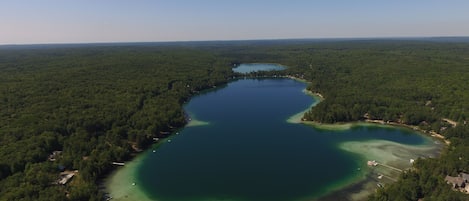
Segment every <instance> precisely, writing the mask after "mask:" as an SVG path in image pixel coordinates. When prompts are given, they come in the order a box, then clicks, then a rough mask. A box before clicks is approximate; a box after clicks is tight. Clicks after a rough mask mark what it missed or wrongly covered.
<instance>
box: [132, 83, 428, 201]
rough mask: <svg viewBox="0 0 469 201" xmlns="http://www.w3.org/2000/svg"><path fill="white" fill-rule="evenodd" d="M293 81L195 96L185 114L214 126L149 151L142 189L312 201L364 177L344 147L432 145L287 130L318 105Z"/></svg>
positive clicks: (174, 195)
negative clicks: (389, 143) (386, 143)
mask: <svg viewBox="0 0 469 201" xmlns="http://www.w3.org/2000/svg"><path fill="white" fill-rule="evenodd" d="M305 87H306V84H304V83H301V82H298V81H295V80H291V79H246V80H237V81H233V82H231V83H229V84H228V85H227V86H226V87H224V88H221V89H218V90H215V91H210V92H207V93H205V94H202V95H199V96H196V97H194V98H193V99H192V100H191V101H190V102H189V103H188V104H187V105H186V106H185V109H186V110H187V111H188V112H189V113H191V114H194V115H195V116H196V117H197V120H201V121H206V122H209V124H208V125H204V126H196V127H186V128H184V129H183V130H181V131H179V132H178V133H179V134H178V135H174V136H173V137H172V138H171V142H165V143H162V144H160V145H159V147H158V149H157V150H155V152H152V151H150V152H147V153H146V155H144V156H143V157H144V158H143V159H142V160H143V162H142V164H141V165H140V167H139V168H138V171H137V172H138V186H139V188H141V189H142V190H143V191H144V192H145V193H146V194H147V195H148V196H149V197H151V198H152V199H155V200H163V201H166V200H169V201H185V200H187V201H189V200H191V201H197V200H239V201H251V200H258V201H259V200H260V201H262V200H308V199H310V198H316V197H319V196H322V195H325V194H327V193H329V192H331V191H332V190H336V188H337V187H338V186H339V187H340V185H343V184H344V183H347V182H348V181H353V180H357V179H360V178H362V177H363V174H364V173H363V172H362V171H357V168H359V167H363V164H364V162H363V159H362V158H361V157H360V156H359V155H356V154H352V153H350V152H345V151H343V150H341V149H339V148H338V145H339V144H340V143H342V142H346V141H366V140H371V139H381V140H388V141H394V142H398V143H402V144H408V145H421V144H426V143H429V141H428V139H427V138H424V137H422V136H421V135H417V134H415V133H413V132H411V131H409V130H406V129H398V128H381V127H354V128H352V129H350V130H344V131H327V130H320V129H315V128H312V127H310V126H306V125H302V124H291V123H287V121H286V119H288V117H290V116H292V115H294V114H295V113H298V112H300V111H303V110H304V109H305V108H307V107H309V106H310V105H311V104H312V103H313V102H314V101H315V100H314V99H313V98H312V97H311V96H308V95H306V94H305V93H303V92H302V91H303V90H304V88H305Z"/></svg>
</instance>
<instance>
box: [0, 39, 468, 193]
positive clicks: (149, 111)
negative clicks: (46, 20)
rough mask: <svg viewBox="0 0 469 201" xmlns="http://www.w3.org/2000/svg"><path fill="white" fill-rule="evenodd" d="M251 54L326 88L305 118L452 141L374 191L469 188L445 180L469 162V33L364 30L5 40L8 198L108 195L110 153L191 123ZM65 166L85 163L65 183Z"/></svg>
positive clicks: (1, 53)
mask: <svg viewBox="0 0 469 201" xmlns="http://www.w3.org/2000/svg"><path fill="white" fill-rule="evenodd" d="M250 62H267V63H279V64H283V65H285V66H287V67H288V69H287V70H285V71H281V72H279V71H276V72H265V73H254V74H252V75H250V76H270V75H274V74H275V75H277V74H279V75H291V76H295V77H299V78H303V79H305V80H307V81H309V82H310V84H309V86H308V89H309V90H311V91H314V92H319V93H321V94H322V95H323V96H324V97H325V100H324V101H322V102H321V103H319V104H318V105H317V106H316V107H314V108H312V109H311V110H310V111H309V112H307V113H306V114H305V116H304V118H305V119H306V120H312V121H316V122H321V123H337V122H350V121H363V120H366V119H374V120H383V121H389V122H398V123H402V124H407V125H413V126H418V127H419V128H420V129H421V130H423V131H428V132H431V131H432V132H436V133H440V134H442V135H444V136H445V138H446V139H448V140H449V141H450V142H451V144H449V145H448V146H447V148H445V150H444V151H443V153H442V155H441V157H439V158H435V159H420V160H417V162H416V163H415V165H414V167H413V169H412V170H411V171H409V172H407V173H405V174H403V175H401V178H400V179H399V181H398V182H396V183H394V184H391V185H388V186H386V187H385V188H383V189H379V190H378V191H377V193H376V194H373V195H371V196H370V198H369V199H370V200H418V199H421V198H424V200H468V199H469V197H468V196H467V195H464V194H463V193H460V192H456V191H454V190H452V189H451V186H450V185H447V184H446V182H445V181H444V178H445V176H446V175H451V176H456V175H457V174H458V173H460V172H466V173H469V158H468V157H469V156H468V153H469V137H468V132H469V125H467V122H466V121H467V120H468V118H469V88H468V85H467V80H468V79H467V78H469V43H468V42H467V41H458V40H455V41H452V40H451V41H426V40H384V39H383V40H377V39H374V40H365V39H364V40H325V41H321V40H275V41H231V42H223V41H217V42H184V43H182V42H181V43H137V44H88V45H49V46H48V45H46V46H34V45H33V46H19V47H6V46H5V47H0V82H1V85H0V128H1V129H0V200H103V198H104V195H103V191H102V190H100V187H99V184H100V181H101V180H102V178H103V177H105V176H106V175H107V174H108V173H109V172H110V171H112V170H113V169H114V166H113V165H112V162H115V161H117V162H123V161H126V160H130V159H131V158H132V157H133V156H135V155H136V154H138V152H140V151H141V150H143V149H145V148H146V147H148V146H149V145H151V144H152V143H154V140H153V139H154V138H162V137H165V136H167V135H168V134H170V133H171V132H172V131H174V130H176V129H178V128H181V127H182V126H184V125H185V123H186V121H187V120H186V118H187V116H186V114H185V113H184V111H183V109H182V105H183V104H184V103H185V102H186V101H188V100H189V99H190V97H192V96H194V95H196V94H197V93H199V92H200V91H202V90H204V89H208V88H212V87H213V86H217V85H221V84H224V83H227V82H229V81H230V80H231V79H233V78H235V77H236V76H241V75H238V74H235V73H233V72H232V70H231V68H232V67H233V65H234V64H239V63H250ZM447 119H449V120H452V121H454V122H456V123H457V124H456V125H453V124H451V123H449V122H448V121H447ZM53 151H61V154H60V155H59V156H58V157H57V160H53V161H51V160H50V158H49V155H50V154H51V153H52V152H53ZM62 170H78V173H77V175H75V177H74V178H73V179H72V180H71V182H70V183H68V184H66V185H57V184H55V182H56V181H57V177H58V174H59V172H61V171H62Z"/></svg>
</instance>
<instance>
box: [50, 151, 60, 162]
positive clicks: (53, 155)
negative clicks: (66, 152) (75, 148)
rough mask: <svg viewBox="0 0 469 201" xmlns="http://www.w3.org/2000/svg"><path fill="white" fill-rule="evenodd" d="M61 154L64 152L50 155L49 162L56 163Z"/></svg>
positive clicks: (55, 152)
mask: <svg viewBox="0 0 469 201" xmlns="http://www.w3.org/2000/svg"><path fill="white" fill-rule="evenodd" d="M60 154H62V151H53V152H52V153H51V154H50V155H49V158H48V159H49V161H55V160H57V158H59V156H60Z"/></svg>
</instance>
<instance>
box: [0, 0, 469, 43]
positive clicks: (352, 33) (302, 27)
mask: <svg viewBox="0 0 469 201" xmlns="http://www.w3.org/2000/svg"><path fill="white" fill-rule="evenodd" d="M428 36H469V1H468V0H0V44H44V43H95V42H158V41H200V40H252V39H294V38H362V37H428Z"/></svg>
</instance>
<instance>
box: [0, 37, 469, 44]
mask: <svg viewBox="0 0 469 201" xmlns="http://www.w3.org/2000/svg"><path fill="white" fill-rule="evenodd" d="M439 38H440V39H444V38H468V39H469V35H467V36H460V35H455V36H369V37H317V38H264V39H214V40H210V39H207V40H205V39H201V40H168V41H93V42H47V43H0V46H35V45H93V44H97V45H99V44H102V45H105V44H138V43H190V42H243V41H245V42H249V41H288V40H291V41H293V40H380V39H439Z"/></svg>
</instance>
